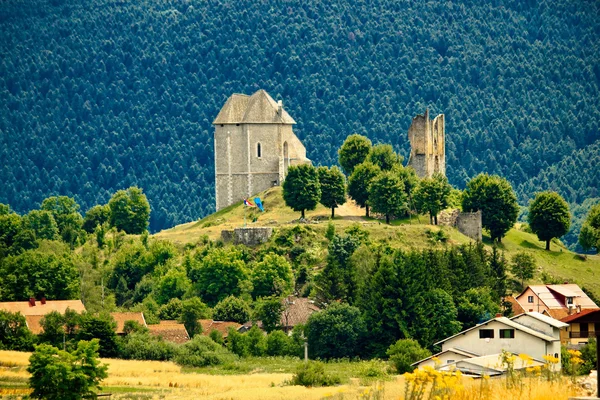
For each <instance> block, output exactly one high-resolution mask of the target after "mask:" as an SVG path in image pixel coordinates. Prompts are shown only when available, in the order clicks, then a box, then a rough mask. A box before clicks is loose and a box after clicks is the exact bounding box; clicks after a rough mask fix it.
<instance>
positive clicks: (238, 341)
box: [227, 327, 250, 357]
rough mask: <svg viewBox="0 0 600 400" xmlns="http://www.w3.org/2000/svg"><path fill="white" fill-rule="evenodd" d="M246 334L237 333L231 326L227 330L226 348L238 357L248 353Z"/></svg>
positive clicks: (245, 355)
mask: <svg viewBox="0 0 600 400" xmlns="http://www.w3.org/2000/svg"><path fill="white" fill-rule="evenodd" d="M246 337H247V336H246V335H243V334H241V333H239V332H238V331H237V330H235V329H234V328H233V327H231V328H229V331H228V332H227V349H228V350H229V351H230V352H232V353H233V354H236V355H238V356H239V357H247V356H248V354H250V351H249V349H248V341H247V340H246Z"/></svg>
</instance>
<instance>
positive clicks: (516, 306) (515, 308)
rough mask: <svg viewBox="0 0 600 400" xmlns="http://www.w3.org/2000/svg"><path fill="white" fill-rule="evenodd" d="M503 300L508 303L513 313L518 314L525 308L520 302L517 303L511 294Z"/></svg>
mask: <svg viewBox="0 0 600 400" xmlns="http://www.w3.org/2000/svg"><path fill="white" fill-rule="evenodd" d="M504 300H506V301H507V302H509V303H510V305H511V307H512V313H513V315H519V314H523V313H524V312H525V309H524V308H523V306H521V303H519V302H518V301H517V299H515V298H514V297H513V296H508V297H506V298H505V299H504Z"/></svg>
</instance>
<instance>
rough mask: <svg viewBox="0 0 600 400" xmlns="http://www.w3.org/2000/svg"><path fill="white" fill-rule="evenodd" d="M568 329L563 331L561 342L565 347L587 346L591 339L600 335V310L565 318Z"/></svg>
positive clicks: (589, 309) (589, 310)
mask: <svg viewBox="0 0 600 400" xmlns="http://www.w3.org/2000/svg"><path fill="white" fill-rule="evenodd" d="M561 322H564V323H565V324H566V325H567V327H566V328H564V329H562V330H561V335H560V341H561V343H562V344H564V345H582V344H586V343H587V342H588V341H589V338H591V337H597V336H598V335H600V309H591V308H588V309H585V310H581V311H579V312H576V313H575V314H571V315H569V316H567V317H564V318H563V319H562V320H561Z"/></svg>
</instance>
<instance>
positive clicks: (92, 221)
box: [82, 204, 110, 233]
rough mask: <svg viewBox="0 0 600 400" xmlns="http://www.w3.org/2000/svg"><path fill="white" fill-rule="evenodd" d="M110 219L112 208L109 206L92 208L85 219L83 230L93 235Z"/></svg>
mask: <svg viewBox="0 0 600 400" xmlns="http://www.w3.org/2000/svg"><path fill="white" fill-rule="evenodd" d="M109 219H110V207H109V206H108V204H105V205H95V206H94V207H92V208H90V209H89V210H88V211H87V212H86V213H85V217H84V218H83V226H82V228H83V230H84V231H86V232H87V233H93V232H94V231H95V230H96V228H97V227H98V226H101V225H103V224H104V223H105V222H108V221H109Z"/></svg>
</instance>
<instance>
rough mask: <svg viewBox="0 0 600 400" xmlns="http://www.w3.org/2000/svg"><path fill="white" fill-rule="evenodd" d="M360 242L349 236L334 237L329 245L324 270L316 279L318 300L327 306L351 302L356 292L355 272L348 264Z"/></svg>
mask: <svg viewBox="0 0 600 400" xmlns="http://www.w3.org/2000/svg"><path fill="white" fill-rule="evenodd" d="M359 245H360V242H359V241H358V240H357V239H355V238H353V237H352V236H350V235H345V236H339V235H335V236H334V237H333V240H332V241H331V243H330V244H329V249H328V250H329V254H328V256H327V264H326V265H325V268H323V270H322V271H321V273H320V274H319V275H318V276H317V278H316V285H317V292H318V300H319V302H320V303H323V304H329V303H331V302H332V301H334V300H342V301H346V302H352V299H353V298H354V296H355V292H356V282H355V271H354V268H353V265H352V264H351V262H350V257H351V256H352V253H354V251H355V250H356V249H357V248H358V246H359Z"/></svg>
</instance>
